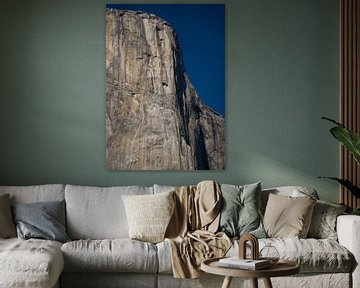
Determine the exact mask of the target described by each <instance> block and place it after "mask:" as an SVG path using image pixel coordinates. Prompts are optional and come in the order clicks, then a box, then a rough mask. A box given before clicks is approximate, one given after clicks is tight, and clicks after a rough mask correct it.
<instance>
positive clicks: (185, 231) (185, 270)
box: [165, 181, 231, 278]
mask: <svg viewBox="0 0 360 288" xmlns="http://www.w3.org/2000/svg"><path fill="white" fill-rule="evenodd" d="M174 197H175V210H174V214H173V217H172V218H171V220H170V223H169V225H168V228H167V230H166V233H165V237H166V241H168V242H169V244H170V247H171V252H172V255H171V264H172V269H173V274H174V277H175V278H197V277H200V276H201V275H202V271H201V270H200V265H201V262H202V261H203V260H205V259H208V258H212V257H222V256H224V255H225V254H226V252H227V251H228V250H229V248H230V246H231V241H230V239H229V238H228V237H227V236H226V234H225V233H223V232H218V233H216V231H217V229H218V226H219V219H220V210H221V190H220V186H219V184H217V183H215V182H214V181H202V182H200V183H199V184H198V185H197V186H182V187H178V188H176V189H175V193H174Z"/></svg>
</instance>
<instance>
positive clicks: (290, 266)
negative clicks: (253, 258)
mask: <svg viewBox="0 0 360 288" xmlns="http://www.w3.org/2000/svg"><path fill="white" fill-rule="evenodd" d="M221 258H223V257H220V258H211V259H206V260H204V261H203V262H202V263H201V270H203V271H205V272H207V273H210V274H216V275H222V276H230V277H244V278H262V277H267V278H269V277H279V276H289V275H293V274H296V273H299V272H300V266H299V265H298V264H296V263H295V262H292V261H288V260H279V261H278V262H277V263H276V264H273V265H272V266H270V267H269V268H265V269H260V270H245V269H238V268H229V267H222V266H220V265H219V259H221Z"/></svg>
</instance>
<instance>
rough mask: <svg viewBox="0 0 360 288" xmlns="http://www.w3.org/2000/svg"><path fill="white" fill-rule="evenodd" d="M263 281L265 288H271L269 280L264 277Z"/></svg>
mask: <svg viewBox="0 0 360 288" xmlns="http://www.w3.org/2000/svg"><path fill="white" fill-rule="evenodd" d="M263 279H264V284H265V288H273V286H272V284H271V280H270V278H268V277H266V278H263Z"/></svg>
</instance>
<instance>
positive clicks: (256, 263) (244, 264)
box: [219, 256, 271, 270]
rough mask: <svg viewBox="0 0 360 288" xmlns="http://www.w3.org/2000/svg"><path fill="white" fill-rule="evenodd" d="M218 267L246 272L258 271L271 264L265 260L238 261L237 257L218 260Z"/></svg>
mask: <svg viewBox="0 0 360 288" xmlns="http://www.w3.org/2000/svg"><path fill="white" fill-rule="evenodd" d="M219 266H222V267H228V268H237V269H246V270H259V269H265V268H268V267H270V266H271V262H270V261H269V260H267V259H259V260H251V259H240V258H239V257H238V256H233V257H229V258H222V259H220V260H219Z"/></svg>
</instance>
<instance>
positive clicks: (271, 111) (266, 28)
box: [0, 0, 339, 201]
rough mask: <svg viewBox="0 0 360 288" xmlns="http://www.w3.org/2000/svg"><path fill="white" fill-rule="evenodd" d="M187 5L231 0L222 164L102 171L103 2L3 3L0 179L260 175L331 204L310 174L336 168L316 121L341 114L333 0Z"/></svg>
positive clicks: (242, 178) (238, 178) (181, 180)
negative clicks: (313, 192)
mask: <svg viewBox="0 0 360 288" xmlns="http://www.w3.org/2000/svg"><path fill="white" fill-rule="evenodd" d="M125 2H126V1H112V3H125ZM194 2H196V3H225V4H226V17H227V20H226V31H227V33H226V37H227V40H226V47H227V49H226V51H227V55H226V63H227V64H226V65H227V67H226V79H227V83H226V125H227V127H226V170H225V171H221V172H206V171H191V172H189V171H187V172H186V171H184V172H167V171H145V172H141V171H133V172H130V171H129V172H128V171H125V172H114V171H107V170H106V168H105V106H104V103H105V101H104V98H105V94H104V92H105V73H104V70H105V69H104V66H105V64H104V63H105V41H104V40H105V14H104V11H105V4H106V3H110V1H102V0H101V1H95V0H91V1H90V0H87V1H64V0H62V1H55V0H46V1H45V0H42V1H35V0H27V1H18V0H2V1H1V4H0V37H1V45H0V68H1V70H0V135H1V140H0V151H1V158H0V185H28V184H41V183H72V184H84V185H98V186H110V185H132V184H142V185H152V184H153V183H159V184H168V185H183V184H194V183H197V182H198V181H200V180H203V179H215V180H216V181H219V182H221V183H236V184H244V183H249V182H252V181H258V180H262V181H263V183H264V186H265V187H271V186H280V185H308V186H312V187H315V188H316V189H317V190H318V191H319V193H320V195H321V198H322V199H325V200H331V201H337V199H338V194H337V191H338V190H337V189H338V187H337V185H336V184H334V183H330V182H328V181H326V180H321V179H317V176H319V175H329V176H336V175H337V174H338V150H337V149H338V146H337V143H336V141H335V140H333V139H332V138H331V136H330V134H329V132H328V130H329V128H330V127H331V125H329V124H328V123H326V122H325V121H323V120H321V119H320V118H321V116H323V115H326V116H328V117H333V118H338V86H339V84H338V3H337V1H335V0H330V1H329V0H273V1H269V0H252V1H251V0H232V1H230V0H229V1H223V2H221V1H217V2H215V1H177V3H194ZM127 3H136V2H135V1H127ZM139 3H171V2H169V1H140V2H139Z"/></svg>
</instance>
